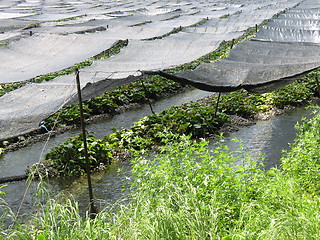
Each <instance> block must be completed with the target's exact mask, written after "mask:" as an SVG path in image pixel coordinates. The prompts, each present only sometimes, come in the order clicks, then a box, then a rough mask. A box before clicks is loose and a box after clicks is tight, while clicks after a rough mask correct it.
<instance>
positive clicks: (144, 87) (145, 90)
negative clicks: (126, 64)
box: [140, 80, 155, 114]
mask: <svg viewBox="0 0 320 240" xmlns="http://www.w3.org/2000/svg"><path fill="white" fill-rule="evenodd" d="M140 82H141V85H142V87H143V90H144V93H145V95H146V99H147V102H148V104H149V107H150V110H151V112H152V114H155V112H154V111H153V108H152V105H151V102H150V99H149V97H148V96H147V93H148V89H147V87H146V85H144V83H143V80H140Z"/></svg>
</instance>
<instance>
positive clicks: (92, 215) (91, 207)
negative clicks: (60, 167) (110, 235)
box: [76, 69, 98, 219]
mask: <svg viewBox="0 0 320 240" xmlns="http://www.w3.org/2000/svg"><path fill="white" fill-rule="evenodd" d="M76 82H77V90H78V100H79V110H80V122H81V130H82V137H83V149H84V157H85V161H86V172H87V180H88V190H89V200H90V205H89V213H90V218H92V219H94V218H95V216H96V214H97V213H98V211H97V207H96V206H95V205H94V200H93V193H92V184H91V175H90V161H89V157H88V146H87V137H86V129H85V123H84V117H83V107H82V97H81V88H80V77H79V69H76Z"/></svg>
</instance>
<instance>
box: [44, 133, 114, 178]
mask: <svg viewBox="0 0 320 240" xmlns="http://www.w3.org/2000/svg"><path fill="white" fill-rule="evenodd" d="M87 144H88V155H89V160H90V164H91V170H95V169H97V168H99V167H100V166H101V164H103V165H109V164H110V161H111V156H112V153H111V151H110V148H109V145H108V144H106V143H105V142H104V141H102V140H101V139H96V138H94V137H93V136H92V135H89V136H88V137H87ZM45 160H46V161H47V162H50V164H49V167H50V168H53V169H54V170H53V171H52V172H55V174H56V175H58V176H60V175H65V176H68V175H82V174H84V173H85V169H86V162H85V157H84V152H83V139H82V137H81V136H77V137H73V138H70V139H69V140H68V141H67V142H65V143H64V144H60V145H58V146H57V147H55V148H54V149H53V150H52V151H50V152H49V153H47V154H46V155H45Z"/></svg>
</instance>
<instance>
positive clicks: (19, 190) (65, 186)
mask: <svg viewBox="0 0 320 240" xmlns="http://www.w3.org/2000/svg"><path fill="white" fill-rule="evenodd" d="M210 94H212V93H210V92H205V91H201V90H197V89H193V90H190V91H187V92H184V93H181V94H177V95H175V96H173V97H171V98H167V99H164V100H161V101H158V102H156V103H154V104H153V108H154V111H155V112H160V111H163V110H165V109H167V108H169V107H171V106H174V105H181V104H182V103H184V102H189V101H196V100H197V99H201V98H203V97H206V96H208V95H210ZM310 112H311V110H305V109H304V108H299V109H297V110H295V111H292V112H290V113H289V114H286V115H282V116H278V117H275V118H273V119H270V120H267V121H260V122H257V123H256V124H254V125H251V126H249V127H245V128H242V129H240V130H239V131H237V132H234V133H231V134H228V135H226V138H225V144H226V145H228V146H229V147H230V148H231V149H235V148H236V145H237V144H236V143H235V142H234V141H232V140H231V139H233V138H237V139H239V140H240V141H241V142H242V144H243V146H244V149H245V150H248V151H250V152H251V154H252V156H253V157H254V158H256V159H258V158H259V156H260V155H261V154H262V155H263V156H264V157H265V159H266V160H265V166H266V168H270V167H272V166H275V165H277V164H279V158H280V156H281V154H282V150H283V149H289V143H291V142H293V140H294V138H295V135H296V131H295V129H294V126H295V124H296V123H297V122H298V121H300V120H301V117H302V116H309V115H310ZM149 114H151V111H150V108H149V106H148V105H145V106H143V107H141V108H139V109H134V110H132V111H128V112H125V113H123V114H121V115H117V116H115V117H114V118H112V119H110V120H107V121H103V122H100V123H96V124H92V125H88V126H87V129H88V130H89V131H91V132H93V134H94V135H95V136H97V137H102V136H104V135H107V134H109V133H111V132H112V129H113V128H118V127H124V128H128V127H130V126H131V124H132V123H133V122H136V121H138V120H139V119H140V118H142V117H144V116H146V115H149ZM76 134H78V131H70V132H66V133H64V134H61V135H58V136H55V137H52V138H51V139H49V141H48V144H47V145H46V147H45V148H44V144H45V143H44V142H39V143H36V144H33V145H31V146H29V147H26V148H22V149H19V150H17V151H14V152H10V153H8V154H6V155H4V156H3V157H2V158H0V177H8V176H14V175H21V174H24V172H25V169H26V167H27V166H30V165H32V164H33V163H36V162H38V161H39V159H41V158H42V156H43V154H45V153H47V152H48V151H50V149H52V148H53V147H54V146H56V145H57V144H59V143H62V142H64V141H66V140H67V138H68V137H70V136H74V135H76ZM239 161H241V160H239ZM118 169H122V171H121V172H120V174H119V172H118ZM125 178H127V179H129V178H130V165H129V163H126V162H124V163H123V162H121V163H114V164H112V165H111V166H110V168H108V170H107V171H106V172H105V173H103V174H102V173H100V174H96V175H94V176H93V186H94V193H93V194H94V197H95V198H96V199H98V200H99V204H100V207H102V206H106V204H108V203H111V204H112V203H114V202H116V201H117V200H119V199H120V198H121V197H122V196H124V192H125V191H123V189H124V186H125V185H127V186H128V185H129V183H128V181H123V180H124V179H125ZM38 184H39V183H37V182H35V183H32V185H31V187H30V189H29V191H28V193H27V194H26V198H25V200H24V202H23V207H22V210H21V213H30V212H32V211H33V210H32V209H33V207H32V206H33V203H34V201H36V200H37V198H38V197H37V195H36V188H37V185H38ZM48 186H49V189H50V190H51V191H52V192H54V193H58V192H61V191H62V192H64V193H66V192H68V193H71V194H73V195H74V197H75V198H76V199H77V200H79V201H80V202H81V205H83V206H86V204H87V203H88V199H87V198H88V197H87V190H86V187H85V186H86V181H85V180H84V179H83V180H82V178H80V179H76V180H75V179H63V180H59V179H58V180H50V181H49V182H48ZM2 190H3V191H4V192H6V194H7V197H6V200H7V202H8V204H9V206H10V207H11V208H12V209H13V211H14V212H16V211H17V209H18V208H19V206H20V203H21V201H22V198H23V195H24V193H25V190H26V182H25V181H20V182H12V183H9V184H8V186H7V187H5V188H3V189H2ZM0 212H1V210H0Z"/></svg>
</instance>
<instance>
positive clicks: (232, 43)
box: [230, 38, 235, 49]
mask: <svg viewBox="0 0 320 240" xmlns="http://www.w3.org/2000/svg"><path fill="white" fill-rule="evenodd" d="M234 41H235V40H234V38H232V42H231V46H230V49H232V48H233V47H234Z"/></svg>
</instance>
